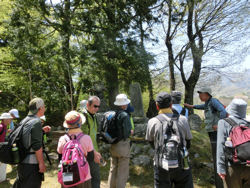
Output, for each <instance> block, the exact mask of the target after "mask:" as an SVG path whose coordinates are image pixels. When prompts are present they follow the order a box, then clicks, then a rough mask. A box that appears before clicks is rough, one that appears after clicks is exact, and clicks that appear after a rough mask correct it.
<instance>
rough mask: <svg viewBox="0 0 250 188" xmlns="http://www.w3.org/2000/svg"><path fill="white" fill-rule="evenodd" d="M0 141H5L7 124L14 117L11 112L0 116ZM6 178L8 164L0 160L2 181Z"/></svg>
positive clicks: (0, 177) (0, 180)
mask: <svg viewBox="0 0 250 188" xmlns="http://www.w3.org/2000/svg"><path fill="white" fill-rule="evenodd" d="M0 120H1V123H0V142H4V141H5V136H6V133H7V126H8V125H9V124H10V122H11V120H12V117H11V115H10V114H9V113H2V115H1V116H0ZM5 179H6V164H4V163H1V162H0V182H2V181H5Z"/></svg>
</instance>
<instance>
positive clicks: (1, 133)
mask: <svg viewBox="0 0 250 188" xmlns="http://www.w3.org/2000/svg"><path fill="white" fill-rule="evenodd" d="M3 132H4V127H3V128H2V130H1V132H0V135H1V134H3Z"/></svg>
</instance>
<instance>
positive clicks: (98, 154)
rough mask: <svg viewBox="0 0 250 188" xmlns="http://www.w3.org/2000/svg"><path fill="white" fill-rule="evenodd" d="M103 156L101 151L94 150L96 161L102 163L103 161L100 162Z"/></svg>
mask: <svg viewBox="0 0 250 188" xmlns="http://www.w3.org/2000/svg"><path fill="white" fill-rule="evenodd" d="M101 158H102V155H101V154H100V153H99V152H97V151H95V150H94V161H95V163H97V164H100V163H101V162H100V159H101Z"/></svg>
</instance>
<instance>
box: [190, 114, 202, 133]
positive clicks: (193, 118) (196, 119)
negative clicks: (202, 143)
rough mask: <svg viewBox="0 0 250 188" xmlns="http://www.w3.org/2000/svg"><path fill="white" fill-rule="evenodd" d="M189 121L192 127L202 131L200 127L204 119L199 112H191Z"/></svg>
mask: <svg viewBox="0 0 250 188" xmlns="http://www.w3.org/2000/svg"><path fill="white" fill-rule="evenodd" d="M188 123H189V125H190V128H191V129H193V130H196V131H200V127H201V124H202V120H201V118H200V116H198V115H197V114H191V115H190V116H189V117H188Z"/></svg>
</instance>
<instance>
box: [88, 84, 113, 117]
mask: <svg viewBox="0 0 250 188" xmlns="http://www.w3.org/2000/svg"><path fill="white" fill-rule="evenodd" d="M105 90H106V88H105V86H104V84H103V83H102V82H100V83H96V84H95V85H94V86H93V87H92V91H93V93H94V95H96V96H97V97H99V98H100V100H101V104H100V108H99V112H106V111H108V110H109V109H110V108H109V107H108V105H107V102H106V100H105V98H104V91H105Z"/></svg>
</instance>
